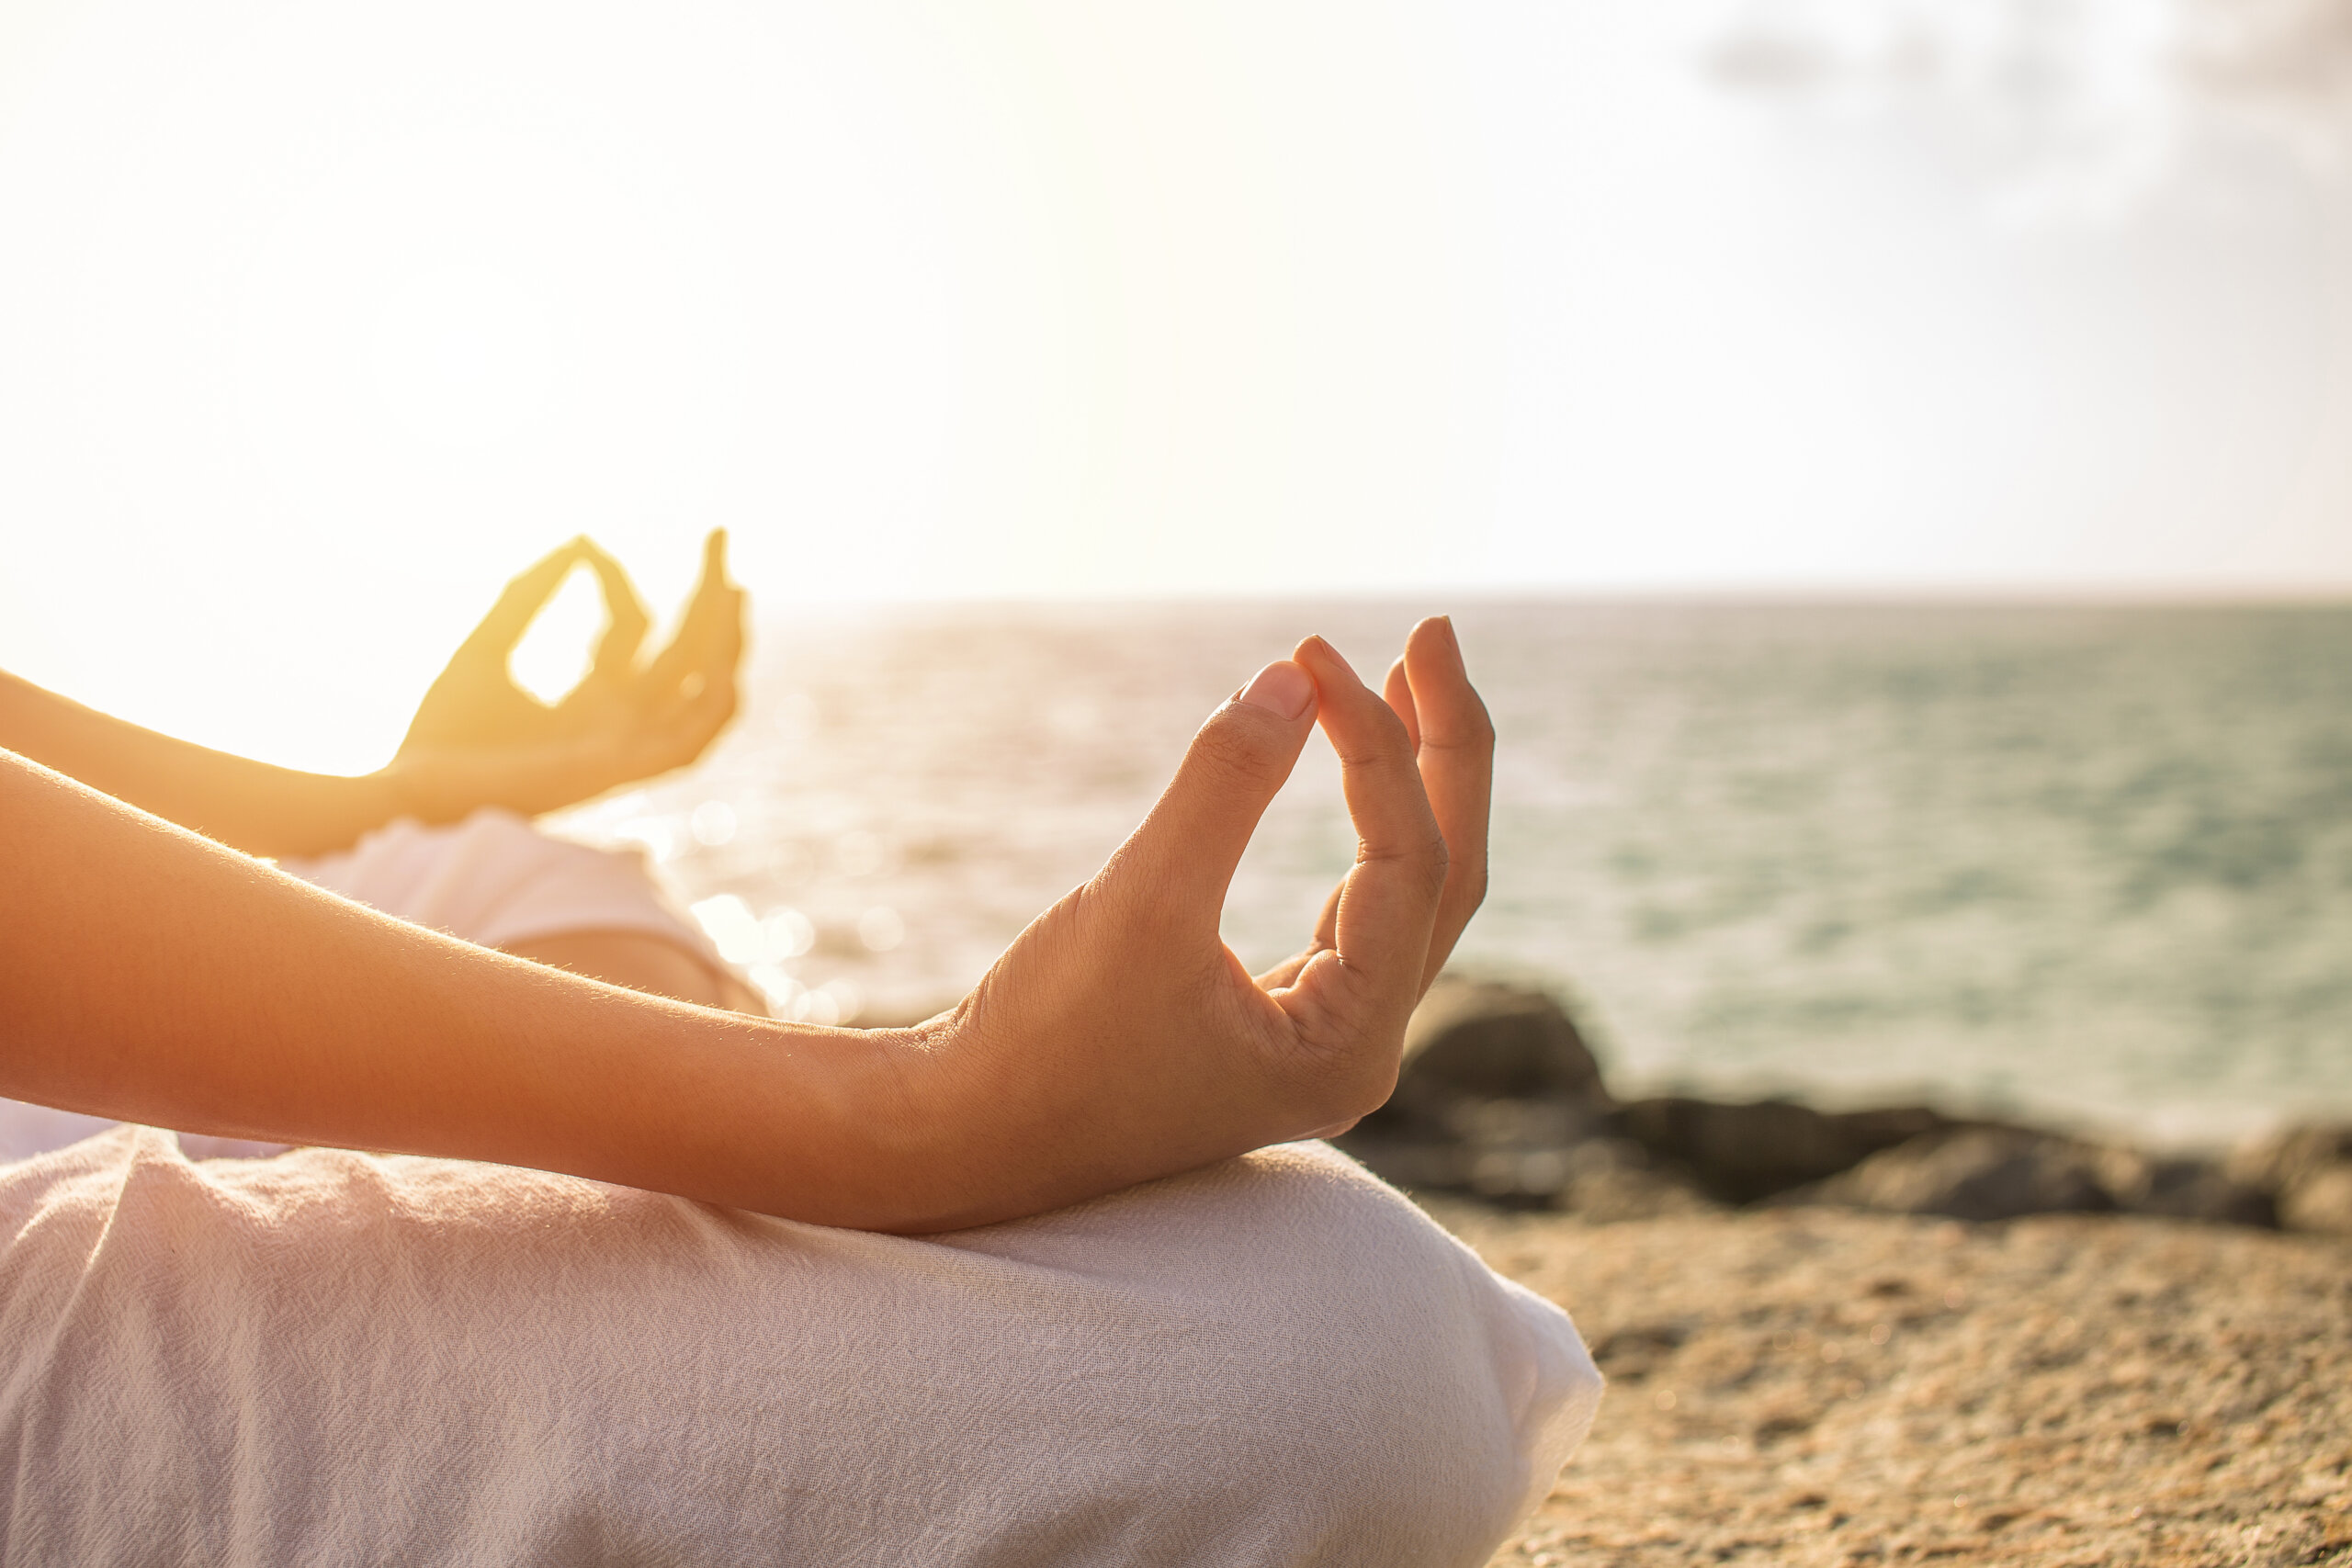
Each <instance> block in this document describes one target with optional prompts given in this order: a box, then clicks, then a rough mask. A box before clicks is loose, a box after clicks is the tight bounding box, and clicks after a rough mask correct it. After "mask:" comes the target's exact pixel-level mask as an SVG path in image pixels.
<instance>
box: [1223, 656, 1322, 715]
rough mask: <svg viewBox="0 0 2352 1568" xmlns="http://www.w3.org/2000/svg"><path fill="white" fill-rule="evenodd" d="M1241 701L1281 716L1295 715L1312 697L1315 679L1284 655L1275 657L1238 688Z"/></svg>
mask: <svg viewBox="0 0 2352 1568" xmlns="http://www.w3.org/2000/svg"><path fill="white" fill-rule="evenodd" d="M1240 700H1241V701H1242V702H1245V703H1248V704H1249V705H1250V706H1251V707H1253V708H1263V709H1265V710H1266V711H1267V712H1268V713H1271V714H1274V715H1276V716H1280V717H1283V718H1296V717H1297V716H1299V715H1300V714H1303V713H1305V712H1306V705H1307V704H1309V703H1311V702H1313V701H1314V700H1315V682H1313V681H1312V680H1310V679H1308V678H1307V674H1306V671H1304V670H1301V669H1300V668H1299V667H1298V666H1297V665H1295V664H1293V663H1292V662H1291V661H1290V660H1287V659H1277V660H1274V662H1272V664H1269V665H1267V666H1266V667H1265V668H1264V669H1263V670H1261V671H1258V673H1257V674H1256V675H1254V676H1252V677H1251V678H1250V683H1249V684H1248V685H1247V686H1244V687H1242V688H1241V697H1240Z"/></svg>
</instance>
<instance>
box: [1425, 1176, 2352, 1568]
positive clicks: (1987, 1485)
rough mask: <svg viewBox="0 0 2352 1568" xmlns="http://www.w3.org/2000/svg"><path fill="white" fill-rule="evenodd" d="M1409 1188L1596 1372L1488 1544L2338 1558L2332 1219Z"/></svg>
mask: <svg viewBox="0 0 2352 1568" xmlns="http://www.w3.org/2000/svg"><path fill="white" fill-rule="evenodd" d="M1431 1208H1432V1210H1433V1211H1434V1212H1436V1213H1438V1214H1439V1216H1440V1218H1441V1219H1442V1220H1443V1221H1444V1222H1445V1223H1446V1224H1448V1225H1450V1226H1451V1227H1453V1229H1454V1231H1455V1232H1456V1234H1458V1235H1462V1236H1463V1237H1464V1239H1465V1240H1466V1241H1468V1242H1469V1243H1470V1244H1471V1245H1472V1246H1474V1247H1476V1248H1477V1249H1478V1250H1479V1252H1480V1253H1481V1254H1483V1255H1484V1256H1485V1257H1486V1258H1487V1260H1488V1261H1489V1262H1490V1263H1492V1264H1493V1265H1494V1266H1495V1267H1496V1268H1498V1269H1500V1270H1502V1271H1503V1272H1504V1273H1506V1274H1509V1275H1510V1276H1511V1277H1512V1278H1514V1279H1517V1280H1521V1281H1523V1282H1524V1283H1526V1284H1527V1285H1529V1286H1530V1287H1532V1288H1533V1289H1535V1290H1537V1291H1539V1292H1542V1293H1543V1294H1544V1295H1546V1296H1548V1297H1550V1298H1551V1299H1553V1300H1554V1301H1556V1302H1559V1303H1561V1304H1562V1305H1564V1306H1566V1307H1567V1308H1568V1309H1569V1310H1570V1311H1571V1312H1573V1313H1574V1314H1576V1318H1577V1325H1578V1326H1579V1327H1580V1328H1582V1330H1583V1331H1584V1334H1585V1337H1586V1339H1587V1341H1588V1342H1589V1344H1590V1345H1591V1346H1592V1348H1593V1350H1594V1354H1595V1356H1596V1358H1597V1359H1599V1361H1600V1366H1601V1369H1602V1371H1605V1372H1607V1373H1608V1374H1609V1377H1610V1379H1611V1389H1610V1393H1609V1394H1608V1397H1607V1399H1606V1400H1605V1401H1604V1403H1603V1404H1602V1407H1601V1412H1600V1422H1599V1424H1598V1425H1597V1426H1596V1427H1595V1428H1594V1430H1593V1434H1592V1437H1591V1438H1590V1439H1589V1441H1588V1442H1587V1443H1586V1445H1585V1447H1584V1449H1583V1450H1581V1451H1580V1452H1579V1453H1578V1454H1577V1457H1576V1458H1575V1459H1574V1460H1573V1461H1571V1462H1570V1463H1569V1466H1568V1468H1567V1470H1566V1472H1564V1473H1563V1474H1562V1476H1561V1478H1560V1481H1559V1483H1558V1484H1557V1486H1556V1487H1555V1489H1554V1491H1553V1493H1552V1495H1551V1497H1550V1498H1549V1500H1548V1501H1546V1502H1545V1503H1544V1506H1542V1508H1540V1509H1539V1510H1538V1512H1537V1513H1536V1516H1535V1517H1533V1518H1532V1520H1531V1521H1530V1522H1529V1523H1528V1524H1527V1526H1526V1527H1525V1528H1524V1529H1522V1530H1521V1532H1520V1533H1519V1535H1518V1536H1516V1537H1515V1538H1514V1539H1513V1540H1511V1541H1510V1543H1509V1544H1508V1545H1507V1546H1506V1547H1505V1548H1504V1550H1503V1551H1500V1552H1499V1553H1498V1555H1497V1556H1496V1557H1495V1559H1494V1562H1496V1563H1498V1564H1511V1565H1515V1568H1517V1565H1524V1564H1527V1563H1531V1562H1533V1563H1560V1564H1567V1563H1577V1564H1587V1563H1589V1564H1626V1565H1634V1564H1643V1565H1647V1564H1665V1563H1678V1564H1679V1563H1701V1562H1704V1563H1714V1562H1732V1563H1739V1562H1748V1563H1766V1562H1770V1563H1775V1564H1791V1565H1804V1564H1815V1563H1820V1564H1845V1563H1880V1562H1920V1561H1930V1560H1932V1561H1936V1562H1957V1563H1970V1562H1986V1563H1992V1562H1998V1563H2004V1564H2020V1565H2034V1564H2059V1563H2081V1564H2092V1563H2098V1564H2139V1563H2166V1564H2169V1563H2199V1564H2202V1563H2255V1564H2268V1563H2342V1564H2352V1240H2346V1239H2342V1238H2328V1237H2317V1236H2298V1235H2278V1234H2276V1233H2270V1232H2262V1231H2253V1230H2243V1229H2233V1228H2227V1227H2222V1226H2212V1225H2204V1224H2194V1223H2189V1222H2182V1221H2169V1220H2157V1219H2147V1218H2140V1217H2087V1216H2074V1215H2065V1216H2047V1217H2041V1218H2034V1219H2026V1220H2015V1221H2009V1222H2007V1223H2003V1224H1979V1225H1970V1224H1961V1223H1958V1222H1954V1221H1944V1220H1933V1219H1917V1218H1911V1217H1905V1216H1893V1215H1875V1214H1860V1213H1846V1212H1842V1211H1834V1210H1790V1211H1778V1212H1774V1211H1767V1212H1760V1213H1724V1214H1702V1215H1691V1216H1679V1217H1673V1218H1659V1219H1650V1220H1637V1221H1629V1222H1625V1223H1622V1224H1586V1223H1583V1222H1580V1221H1578V1220H1577V1219H1575V1218H1573V1217H1569V1216H1564V1215H1557V1214H1543V1213H1531V1214H1519V1215H1510V1214H1501V1213H1494V1212H1491V1211H1487V1210H1482V1209H1479V1208H1476V1207H1473V1206H1471V1205H1467V1204H1458V1205H1453V1204H1445V1203H1442V1202H1436V1203H1432V1204H1431Z"/></svg>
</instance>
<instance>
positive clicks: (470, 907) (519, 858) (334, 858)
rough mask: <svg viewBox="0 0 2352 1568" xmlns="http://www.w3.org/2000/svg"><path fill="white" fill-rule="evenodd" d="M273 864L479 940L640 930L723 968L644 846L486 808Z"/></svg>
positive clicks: (502, 942) (507, 941)
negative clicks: (544, 826)
mask: <svg viewBox="0 0 2352 1568" xmlns="http://www.w3.org/2000/svg"><path fill="white" fill-rule="evenodd" d="M277 864H278V869H279V870H281V871H285V872H288V873H290V874H293V875H295V876H299V877H300V878H301V879H302V880H303V881H305V882H308V883H311V884H312V885H313V886H319V887H323V888H325V889H326V890H327V891H328V892H330V893H340V894H342V895H343V896H344V897H346V898H356V899H357V900H358V901H359V902H360V903H362V904H366V905H368V906H369V907H370V908H377V909H380V910H382V911H383V912H384V913H385V914H388V915H395V916H398V917H399V918H400V919H403V920H407V921H409V922H411V923H412V924H414V925H420V926H430V927H432V928H433V929H434V930H435V931H447V932H448V933H449V934H450V935H452V936H457V937H462V938H464V939H465V940H466V941H468V942H475V943H478V944H479V945H481V946H483V947H506V946H510V945H512V944H513V943H515V942H528V941H530V940H531V939H532V938H534V937H543V936H553V935H556V934H557V933H559V932H562V931H642V932H644V933H646V934H647V935H650V936H658V937H661V938H663V939H664V940H666V941H669V942H676V943H677V944H678V945H680V946H681V947H684V948H685V949H686V950H687V951H688V952H690V953H695V955H696V956H698V957H700V958H701V959H702V960H703V961H704V962H706V963H707V964H711V965H713V966H714V967H716V968H719V969H721V970H724V968H725V964H724V963H723V962H722V961H721V960H720V958H719V956H718V949H717V948H715V947H713V946H712V945H711V943H710V939H709V938H708V937H707V936H705V935H704V934H703V931H702V928H701V927H699V926H697V925H695V922H694V921H693V919H690V918H689V917H688V916H687V915H686V914H685V912H684V910H682V909H681V908H678V905H677V901H676V900H675V898H673V897H672V896H671V895H670V892H669V890H668V889H667V888H665V887H664V886H662V883H661V882H660V880H659V879H658V878H657V877H656V875H655V874H654V872H653V870H652V867H651V866H650V864H648V863H647V861H646V858H645V852H643V851H642V850H639V849H627V850H598V849H591V848H589V847H588V846H587V845H585V844H575V843H571V842H570V841H569V840H563V839H551V838H549V837H548V836H547V835H546V834H544V833H542V832H540V831H539V830H538V829H537V828H534V827H533V826H531V824H530V823H529V822H527V821H526V820H524V819H523V818H520V817H517V816H516V815H515V813H513V812H511V811H503V810H500V809H498V808H497V807H484V808H482V809H481V810H480V811H477V812H475V813H474V814H473V815H472V816H470V817H469V818H466V819H465V820H464V821H462V822H458V823H452V824H450V825H448V826H446V827H439V828H427V827H425V826H424V825H423V824H422V823H418V822H415V821H412V820H410V819H409V818H401V819H400V820H399V821H397V822H392V823H389V824H387V825H386V826H384V827H381V828H379V829H376V830H375V831H374V832H372V833H369V834H368V836H367V837H366V838H364V839H362V840H359V842H358V843H356V844H355V845H353V846H352V847H351V848H350V849H347V850H344V851H342V852H338V853H335V854H331V855H313V856H311V857H308V858H300V859H292V860H282V861H280V862H278V863H277Z"/></svg>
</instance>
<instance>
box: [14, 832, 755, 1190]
mask: <svg viewBox="0 0 2352 1568" xmlns="http://www.w3.org/2000/svg"><path fill="white" fill-rule="evenodd" d="M278 869H279V870H281V871H284V872H287V873H288V874H292V875H295V876H299V877H300V878H301V879H302V880H303V881H305V882H308V883H311V884H313V885H314V886H320V887H323V888H325V889H326V890H327V891H328V892H330V893H339V894H341V895H342V896H343V897H345V898H353V899H356V900H358V901H359V902H360V903H362V904H366V905H368V906H369V907H370V908H376V909H380V910H381V911H383V912H384V913H385V914H387V915H391V916H394V917H396V918H397V919H403V920H407V921H409V922H410V923H411V924H413V925H420V926H430V927H432V928H433V929H435V930H436V931H447V932H448V933H449V934H450V935H452V936H455V937H459V938H462V939H463V940H465V941H467V942H474V943H477V944H479V945H481V946H482V947H505V946H507V945H509V944H510V943H514V942H527V941H530V940H531V939H533V938H535V937H544V936H553V935H556V934H558V933H560V932H563V931H640V932H643V933H645V934H646V935H649V936H656V937H660V938H662V939H663V940H664V941H667V942H673V943H674V944H676V945H677V946H679V947H682V948H684V949H685V950H686V951H687V952H689V953H693V954H694V955H695V956H696V957H697V958H700V959H701V960H702V961H703V962H704V963H706V964H709V965H710V966H711V967H712V968H713V969H715V970H717V971H718V972H720V973H722V974H723V973H728V972H729V971H728V969H727V965H726V962H725V961H724V960H723V959H721V958H720V957H719V955H718V949H717V948H716V947H714V946H712V945H711V942H710V939H709V938H708V937H707V936H706V935H705V934H704V933H703V931H702V928H701V927H699V926H697V925H695V922H694V920H693V919H692V918H691V917H689V916H688V915H687V914H686V913H685V912H684V910H682V909H681V908H679V907H678V902H677V899H676V898H675V897H673V895H672V894H671V892H670V890H669V889H668V888H667V887H666V886H663V885H662V881H661V879H660V877H659V875H658V874H656V873H655V871H654V870H653V868H652V866H651V865H650V864H649V863H648V862H647V861H646V858H645V855H644V852H642V851H639V850H598V849H591V848H589V847H588V846H587V845H585V844H575V843H571V842H570V841H568V840H563V839H551V838H548V836H547V835H546V834H544V833H541V832H540V831H539V830H538V829H537V828H534V827H533V826H531V824H530V823H528V822H527V821H526V820H524V819H523V818H520V817H517V816H516V815H515V813H513V812H511V811H503V810H500V809H498V808H496V807H484V808H483V809H481V810H480V811H477V812H475V813H474V814H473V815H472V816H470V817H469V818H466V819H465V820H464V821H462V822H458V823H453V824H450V825H448V826H446V827H439V828H427V827H424V826H423V825H422V824H420V823H417V822H414V821H412V820H409V819H408V818H401V820H399V821H397V822H393V823H390V824H389V825H387V826H385V827H382V828H379V829H376V830H375V831H374V832H371V833H369V834H368V836H367V837H365V838H363V839H361V840H359V842H358V843H356V844H355V845H354V846H352V847H351V848H350V849H348V850H345V851H342V852H338V853H335V854H331V855H314V856H311V857H308V858H301V859H291V860H284V861H280V862H279V863H278ZM116 1125H119V1123H117V1122H110V1121H108V1120H107V1119H105V1118H104V1117H98V1116H84V1115H81V1114H79V1113H78V1112H75V1111H53V1110H51V1109H50V1108H49V1107H48V1106H45V1105H28V1104H25V1103H23V1102H21V1101H18V1100H0V1160H10V1159H24V1158H26V1157H28V1156H32V1155H37V1154H42V1153H45V1152H47V1151H48V1150H51V1149H62V1148H63V1147H64V1146H65V1145H68V1144H72V1143H76V1142H79V1141H80V1140H81V1139H84V1138H86V1137H89V1136H90V1135H91V1134H94V1133H102V1132H104V1131H106V1130H107V1128H109V1127H113V1126H116ZM179 1136H180V1142H181V1145H182V1146H183V1147H184V1148H185V1149H186V1150H187V1155H188V1157H189V1158H191V1159H248V1158H254V1157H256V1156H262V1155H267V1154H275V1153H277V1152H278V1151H279V1150H281V1149H283V1148H284V1147H285V1146H286V1145H283V1144H256V1143H250V1142H247V1141H245V1140H243V1139H240V1138H216V1137H212V1136H209V1135H208V1134H199V1133H183V1134H180V1135H179Z"/></svg>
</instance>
